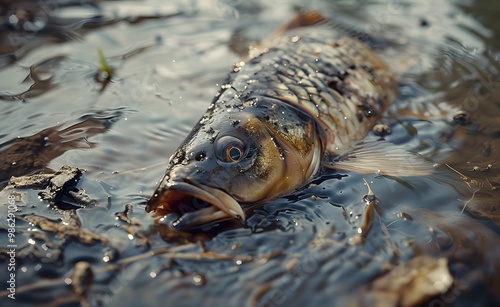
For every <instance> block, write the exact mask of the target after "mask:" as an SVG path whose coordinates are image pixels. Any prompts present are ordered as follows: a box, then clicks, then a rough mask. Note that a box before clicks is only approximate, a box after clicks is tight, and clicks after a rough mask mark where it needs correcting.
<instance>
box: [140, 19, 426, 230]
mask: <svg viewBox="0 0 500 307" xmlns="http://www.w3.org/2000/svg"><path fill="white" fill-rule="evenodd" d="M348 34H349V33H346V32H342V31H337V30H336V29H335V27H334V26H332V23H331V22H330V20H328V19H327V18H325V17H323V16H322V15H321V14H319V13H317V12H303V13H300V14H299V15H298V16H297V17H296V18H294V19H293V20H292V21H290V22H289V23H288V24H286V25H284V26H283V27H281V28H279V29H278V30H277V31H276V32H275V33H274V35H272V36H270V37H268V38H266V39H264V40H262V41H261V42H260V43H259V44H256V45H255V46H251V47H249V52H248V55H247V56H246V57H244V58H242V60H241V61H239V62H237V63H236V64H235V65H234V66H233V68H232V71H230V73H229V74H228V77H227V80H226V81H225V82H224V83H223V85H222V86H221V88H220V91H219V93H218V94H217V95H216V96H215V98H214V99H213V101H212V102H211V104H210V105H209V106H208V109H207V111H206V113H205V114H204V115H203V116H202V117H201V119H200V120H199V122H198V123H197V124H196V125H195V127H194V128H193V129H192V131H191V132H190V134H189V135H188V136H187V137H186V139H185V140H184V142H183V143H182V144H181V145H180V147H179V148H178V149H177V150H176V151H175V153H174V154H173V155H172V157H171V158H170V160H169V164H168V167H167V170H166V172H165V175H164V177H163V178H162V180H161V181H160V183H159V185H158V187H157V189H156V190H155V192H154V195H153V196H152V197H151V198H150V199H149V200H148V202H147V205H146V211H147V212H154V213H155V214H156V215H158V216H167V217H168V221H169V222H170V223H171V226H172V227H173V228H174V229H179V230H190V229H196V228H200V227H203V226H206V225H213V224H216V223H218V222H222V221H226V220H230V219H236V220H240V221H241V223H243V224H244V223H245V220H246V215H245V211H247V210H248V209H249V208H253V207H255V206H257V205H262V204H265V203H268V202H271V201H273V200H275V199H277V198H279V197H283V196H286V195H289V194H291V193H293V192H294V191H296V190H298V189H300V188H302V187H304V186H305V185H306V184H307V183H308V182H310V181H311V180H312V179H314V178H315V177H316V176H318V175H319V174H320V173H321V172H322V170H323V169H324V168H331V169H347V170H354V171H360V172H373V173H375V172H377V171H378V172H379V173H380V172H381V170H380V168H379V165H378V164H380V163H384V162H380V161H382V160H383V159H379V158H377V157H389V159H391V158H394V157H396V158H398V159H399V160H403V161H406V167H405V168H403V169H404V170H405V171H400V172H399V173H397V171H396V175H397V174H399V175H403V174H406V173H407V172H406V170H408V169H413V170H416V171H414V172H412V174H417V173H419V170H420V169H421V168H420V161H413V160H412V159H406V158H405V157H406V154H405V153H404V152H402V151H401V150H398V149H394V148H389V147H388V146H387V145H386V144H382V145H380V143H383V142H378V143H376V144H371V145H367V143H363V142H362V141H363V139H364V138H365V137H366V136H367V134H368V133H369V131H370V130H371V129H372V128H373V126H374V125H375V124H376V123H377V122H378V121H379V120H380V118H381V117H382V115H383V114H384V112H385V110H386V109H387V108H388V107H389V106H390V105H391V104H392V101H393V99H394V97H395V96H396V92H397V83H396V76H395V74H394V73H392V72H391V70H390V69H389V67H388V65H387V64H385V63H384V61H383V60H382V59H381V58H380V57H379V56H377V54H376V53H375V52H374V51H373V50H372V48H371V47H370V46H369V43H366V42H365V41H363V40H362V39H359V38H356V37H351V36H350V35H348ZM360 142H361V143H360ZM385 143H387V142H385ZM352 160H364V162H363V161H356V163H351V162H352ZM394 160H396V159H394ZM386 162H387V159H385V163H386ZM386 166H387V163H386V164H385V166H384V167H386ZM395 168H397V169H399V168H398V167H397V166H395ZM424 173H425V172H424Z"/></svg>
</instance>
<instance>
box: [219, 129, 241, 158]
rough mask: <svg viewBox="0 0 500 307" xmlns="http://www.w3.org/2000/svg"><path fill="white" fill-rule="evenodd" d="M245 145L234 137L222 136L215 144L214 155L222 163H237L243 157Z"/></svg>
mask: <svg viewBox="0 0 500 307" xmlns="http://www.w3.org/2000/svg"><path fill="white" fill-rule="evenodd" d="M245 151H246V146H245V143H244V142H243V141H242V140H240V139H239V138H237V137H234V136H229V135H226V136H222V137H220V138H219V139H217V140H216V142H215V154H216V155H217V158H219V160H221V161H224V162H238V161H240V160H241V159H243V157H244V156H245Z"/></svg>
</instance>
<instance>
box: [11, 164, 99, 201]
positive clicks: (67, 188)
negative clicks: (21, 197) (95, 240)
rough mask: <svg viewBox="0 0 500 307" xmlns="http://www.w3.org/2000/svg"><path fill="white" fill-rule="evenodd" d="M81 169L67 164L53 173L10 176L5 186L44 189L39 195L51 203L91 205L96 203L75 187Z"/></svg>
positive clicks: (83, 191)
mask: <svg viewBox="0 0 500 307" xmlns="http://www.w3.org/2000/svg"><path fill="white" fill-rule="evenodd" d="M81 176H82V171H81V170H80V169H78V168H76V167H72V166H69V165H64V166H62V167H61V168H60V169H59V171H57V172H56V173H55V174H35V175H31V176H22V177H11V179H10V180H9V184H8V186H7V188H9V189H16V188H18V189H24V188H33V189H44V190H43V191H41V192H40V194H39V195H40V197H41V198H42V199H43V200H46V201H48V202H49V204H51V205H56V206H58V204H59V203H64V204H71V205H72V206H73V207H74V206H75V204H78V205H80V206H91V205H95V204H96V200H95V199H92V198H91V197H90V196H89V195H88V194H87V192H85V190H83V189H78V188H76V185H77V183H78V181H79V180H80V177H81Z"/></svg>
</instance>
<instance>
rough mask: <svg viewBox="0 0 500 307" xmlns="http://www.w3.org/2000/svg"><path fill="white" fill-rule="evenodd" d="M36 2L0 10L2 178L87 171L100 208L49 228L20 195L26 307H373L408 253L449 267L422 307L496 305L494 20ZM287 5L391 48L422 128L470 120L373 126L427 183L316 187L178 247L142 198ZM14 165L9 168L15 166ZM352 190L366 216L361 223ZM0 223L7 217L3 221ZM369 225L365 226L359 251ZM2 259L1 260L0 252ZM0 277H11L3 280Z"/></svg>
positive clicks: (342, 176)
mask: <svg viewBox="0 0 500 307" xmlns="http://www.w3.org/2000/svg"><path fill="white" fill-rule="evenodd" d="M54 3H57V2H54ZM41 4H43V3H42V2H39V1H25V2H23V3H17V2H15V1H4V2H2V4H1V5H2V6H1V8H2V10H1V12H2V13H1V17H0V18H1V19H0V21H1V23H2V26H1V28H0V67H2V70H1V71H0V79H1V80H2V82H1V83H2V84H1V85H0V114H2V121H1V122H0V128H1V129H0V131H1V135H0V143H1V144H2V145H1V147H0V150H1V151H2V159H3V161H4V162H3V165H5V166H4V167H3V168H2V172H1V173H0V174H1V176H2V179H1V180H2V181H4V182H5V180H8V178H10V176H12V175H27V174H30V173H32V172H38V171H40V170H44V171H47V172H49V171H55V170H57V169H58V168H59V167H60V166H61V165H63V164H71V165H73V166H76V167H80V168H83V169H86V170H87V172H86V173H84V176H83V179H82V182H81V183H80V184H81V185H82V186H83V187H85V189H86V190H87V192H89V194H91V195H92V196H93V197H95V198H97V199H98V200H99V201H98V205H96V206H94V207H92V206H90V207H87V208H80V209H78V210H74V209H72V210H66V211H65V210H54V209H53V208H51V207H47V204H46V203H44V202H41V201H40V200H39V199H38V192H39V191H37V190H19V191H16V193H19V199H20V201H19V208H20V211H19V212H18V213H17V217H18V219H17V224H16V225H17V229H16V231H17V234H18V237H17V238H18V251H17V252H18V258H17V261H18V267H19V268H20V269H19V271H18V275H17V278H18V298H19V300H22V301H23V302H26V303H30V302H31V303H33V302H36V303H45V302H46V303H49V302H52V303H56V304H58V303H60V304H62V303H64V302H67V303H68V304H78V303H82V302H86V301H88V302H90V303H93V304H99V303H103V304H108V305H115V304H118V302H119V303H120V304H122V305H123V304H125V305H134V304H139V303H140V304H141V305H144V304H145V305H155V304H157V303H158V302H162V304H165V305H167V304H177V303H179V302H182V303H183V304H186V305H195V304H196V305H207V306H211V305H218V304H220V303H222V302H224V303H227V304H234V305H240V304H241V303H242V302H243V303H244V304H249V305H259V306H271V305H279V304H291V305H297V306H298V305H304V304H308V305H319V304H328V305H331V304H333V303H335V304H338V305H342V304H344V303H346V304H347V303H352V302H353V301H352V299H353V297H354V298H357V299H359V301H358V300H355V301H354V302H355V303H360V302H361V303H363V302H373V301H372V300H373V299H374V297H375V296H374V295H375V294H374V292H373V291H371V289H373V287H371V286H372V285H374V284H378V285H380V284H381V283H383V276H384V275H383V274H386V273H388V272H391V271H394V270H395V268H397V267H399V266H400V265H404V264H408V263H409V264H411V263H412V259H419V258H418V257H419V256H421V255H431V256H432V258H433V259H438V258H440V257H441V258H445V259H447V261H448V265H447V268H448V269H449V272H450V273H451V275H452V276H453V279H454V283H453V285H452V286H451V289H450V290H449V291H448V292H446V294H445V295H441V296H440V295H437V296H434V297H432V298H431V299H429V300H430V301H429V302H428V303H432V304H471V303H476V304H482V305H488V304H494V303H498V301H499V300H500V298H498V296H497V294H496V293H495V291H494V290H495V289H496V288H498V273H497V272H498V271H499V270H498V269H499V268H500V263H499V260H498V259H500V257H499V255H498V253H499V252H498V251H497V250H496V249H495V248H494V247H495V246H497V245H498V243H499V242H498V241H499V239H498V233H499V223H500V218H499V214H498V209H497V208H498V198H499V194H498V187H499V185H500V173H499V171H498V163H497V161H498V152H500V151H499V149H500V147H499V146H500V144H499V142H498V139H499V138H498V135H499V134H498V132H499V131H500V122H499V120H498V118H499V117H498V114H500V110H498V108H499V104H498V101H500V96H499V91H498V84H499V80H500V79H499V76H498V70H499V65H498V51H496V50H498V47H499V42H500V40H499V35H500V34H499V33H500V29H499V28H498V23H497V22H496V15H498V10H499V9H500V5H497V4H494V3H490V2H487V1H480V0H477V1H443V2H440V3H439V4H436V3H434V2H432V3H431V2H430V1H404V2H402V1H371V2H370V3H366V2H365V1H354V0H350V1H335V2H331V1H312V2H305V1H299V0H295V1H286V2H285V1H275V2H262V1H215V0H214V1H175V2H173V3H170V2H169V3H164V2H162V1H153V0H150V1H144V2H140V3H136V2H115V1H102V2H99V3H97V2H93V1H84V2H82V1H75V2H72V1H70V2H65V4H64V6H62V5H60V6H58V7H55V8H51V9H50V10H49V11H48V13H47V12H46V11H44V10H46V9H47V8H44V7H43V6H42V5H41ZM299 7H302V8H312V9H317V10H319V11H321V12H324V13H325V14H328V15H333V14H337V16H338V20H339V22H345V23H346V24H348V25H352V26H353V27H356V29H358V30H360V31H365V32H367V33H368V34H370V35H373V36H375V37H380V38H382V39H385V40H387V41H388V43H389V46H390V48H387V49H386V50H384V51H381V52H387V53H385V55H386V58H388V59H389V61H391V60H392V61H393V62H394V63H393V66H397V67H396V68H397V69H400V70H401V71H402V72H405V69H408V68H409V69H411V70H410V71H406V72H405V74H403V75H402V76H401V79H400V82H401V89H400V93H401V95H400V98H399V100H398V106H399V107H400V108H405V106H409V107H408V110H410V109H411V107H418V106H424V109H423V110H424V112H425V111H429V108H425V106H426V105H425V103H428V102H429V101H432V102H433V103H436V104H438V103H443V102H445V103H446V104H447V105H449V106H451V107H452V108H450V109H452V110H462V111H464V112H465V113H464V114H466V116H467V121H466V122H463V123H462V124H464V125H458V123H456V124H455V125H451V124H450V119H449V118H448V119H447V120H440V119H432V120H426V119H428V118H425V117H426V116H427V115H428V114H427V115H425V116H422V117H423V118H420V119H414V118H413V119H412V118H410V116H408V117H404V116H403V118H398V120H392V119H390V118H388V119H387V121H386V123H387V124H388V125H389V126H390V128H391V130H392V134H390V135H387V136H386V139H387V140H388V141H389V142H393V143H394V144H396V145H397V146H402V147H404V148H405V149H407V150H410V151H415V152H419V153H420V154H422V155H423V156H425V157H426V158H427V159H429V160H431V161H432V162H434V163H436V164H437V166H436V171H435V173H434V174H433V175H432V176H430V177H428V178H409V179H407V180H406V181H401V180H398V179H397V178H388V177H381V176H376V175H360V174H355V173H347V172H337V173H326V174H325V175H324V176H322V177H321V178H318V180H317V181H315V182H314V184H313V185H311V186H310V187H308V188H307V189H304V190H302V191H299V192H298V193H296V194H295V195H291V196H290V197H287V198H282V199H279V200H277V201H275V202H273V203H270V204H267V205H265V206H263V207H261V208H256V209H255V210H254V212H253V215H252V216H251V217H250V218H249V219H248V223H247V227H241V226H238V225H233V224H229V225H224V227H221V228H219V229H216V230H213V231H211V232H209V233H202V234H185V233H183V234H179V233H176V232H174V231H172V230H171V229H170V228H168V227H166V225H165V224H164V223H161V222H160V221H158V220H155V219H153V218H152V217H151V216H149V215H147V214H146V213H145V212H144V203H145V200H146V199H147V198H148V197H149V195H150V194H151V193H152V192H153V189H154V187H155V186H156V184H157V183H156V181H157V180H159V178H161V176H162V174H163V171H164V168H165V166H166V163H167V161H168V158H169V156H170V155H171V154H172V153H173V151H174V150H175V148H176V147H177V145H178V144H179V143H180V142H181V141H182V139H183V138H184V137H185V136H186V135H187V133H188V132H189V131H190V129H191V128H192V126H193V125H194V123H195V122H196V121H197V120H198V117H199V116H200V115H201V114H202V113H203V112H204V111H205V109H206V107H207V106H208V103H209V102H210V100H211V98H212V97H213V95H215V93H216V92H217V90H218V87H219V85H220V84H221V83H222V81H223V80H224V79H225V76H226V73H227V72H228V71H229V69H230V68H231V67H232V63H233V62H235V61H236V60H237V59H238V55H237V54H235V53H234V52H233V51H234V50H236V51H238V52H239V53H241V52H242V51H244V50H245V49H246V46H247V45H248V44H250V43H252V42H254V41H256V40H258V39H261V38H262V37H265V36H266V35H268V34H269V32H270V29H274V28H276V27H278V26H279V25H281V24H283V23H284V22H285V21H287V20H289V19H290V18H292V17H293V16H294V14H295V10H296V9H297V8H299ZM37 12H38V14H37ZM43 12H45V14H44V13H43ZM474 16H478V17H474ZM479 16H480V17H479ZM235 33H236V34H237V35H236V34H235ZM28 38H29V39H28ZM98 48H101V49H102V50H103V52H104V55H105V57H106V59H107V61H108V62H109V64H110V65H112V66H113V67H114V68H115V69H116V75H115V76H113V77H112V78H111V80H110V83H109V85H108V86H107V87H106V88H105V89H104V90H103V91H102V92H100V89H101V85H100V84H98V83H96V82H95V80H94V79H93V76H94V74H95V71H96V70H97V69H98V67H99V60H98V54H97V50H98ZM382 49H383V48H382ZM232 50H233V51H232ZM391 50H392V51H391ZM391 52H392V53H391ZM391 55H393V56H391ZM405 55H408V56H406V57H405ZM396 60H397V61H396ZM415 62H416V63H418V64H417V65H415ZM396 64H397V65H396ZM402 68H404V69H402ZM419 112H420V113H419V114H420V115H424V114H423V113H422V111H419ZM414 113H415V112H414ZM427 117H428V116H427ZM422 119H423V120H422ZM370 137H371V138H375V139H376V138H377V136H373V135H372V136H370ZM13 155H16V156H15V158H12V157H13ZM16 161H17V162H19V161H22V163H18V164H17V166H16V165H12V163H11V162H16ZM21 166H22V167H21ZM363 179H365V180H366V181H367V183H368V184H369V186H370V187H371V189H372V190H373V192H374V194H375V197H376V200H377V204H376V205H375V206H374V207H373V209H372V210H371V211H367V206H366V202H365V200H366V199H364V198H363V197H364V196H365V195H366V194H367V193H368V192H367V190H368V189H367V186H366V184H365V182H364V180H363ZM5 193H6V192H4V194H2V199H6V197H7V196H5V195H6V194H5ZM16 195H17V194H16ZM4 196H5V197H4ZM1 210H3V211H2V212H1V213H2V216H5V214H6V213H7V209H6V207H5V206H2V209H1ZM32 215H37V216H39V217H43V218H44V219H46V220H49V221H51V222H54V223H61V222H62V221H65V222H68V221H73V222H75V221H78V223H79V224H80V227H81V228H82V229H87V230H90V231H92V232H93V233H96V234H98V235H99V236H101V237H102V238H104V239H105V241H106V242H107V243H103V241H100V242H98V243H94V244H87V243H84V242H81V241H79V240H77V239H75V238H68V237H66V236H64V233H60V232H59V233H58V232H54V231H42V230H41V229H40V227H39V226H36V225H33V224H30V223H29V218H28V217H29V216H32ZM368 215H369V216H370V220H371V221H372V223H371V225H372V226H371V228H370V229H369V230H368V231H367V232H366V233H367V235H366V237H364V238H363V239H358V241H356V239H354V241H355V242H353V238H359V237H358V235H359V232H358V231H359V228H362V227H361V225H362V224H363V221H364V220H365V219H366V217H367V216H368ZM4 224H5V221H2V224H1V225H2V229H6V227H7V226H6V225H4ZM2 233H4V234H5V233H6V231H2ZM191 242H202V243H197V244H193V243H191ZM360 242H361V243H360ZM151 251H154V252H151ZM1 257H2V259H6V258H5V253H4V252H2V254H1ZM78 262H85V263H88V264H90V266H89V267H90V270H92V272H93V274H94V282H93V283H92V284H91V285H90V289H91V291H90V292H88V294H87V295H83V294H82V293H87V292H85V291H84V292H78V291H77V292H75V290H74V289H76V288H71V287H69V286H68V285H67V283H66V281H67V278H71V276H73V275H71V274H73V273H74V272H75V270H76V269H77V267H76V266H75V264H76V263H78ZM429 262H430V263H431V264H432V263H433V262H432V261H429ZM0 270H1V272H2V274H1V275H2V276H7V275H6V274H7V271H6V269H5V267H2V268H0ZM377 280H379V282H378V283H377V282H376V281H377ZM30 287H33V288H30ZM72 289H73V290H72ZM1 291H3V290H1ZM394 291H395V290H393V293H395V292H394ZM2 294H4V292H2ZM377 295H378V294H377ZM55 297H57V299H56V301H54V298H55ZM3 299H4V297H2V300H3ZM333 301H334V302H333ZM2 302H3V301H2ZM332 302H333V303H332ZM375 302H376V300H375Z"/></svg>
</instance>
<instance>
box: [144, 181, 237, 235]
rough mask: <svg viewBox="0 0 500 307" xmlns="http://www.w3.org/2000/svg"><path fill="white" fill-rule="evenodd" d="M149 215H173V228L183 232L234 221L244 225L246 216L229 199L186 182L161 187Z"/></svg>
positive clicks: (209, 189)
mask: <svg viewBox="0 0 500 307" xmlns="http://www.w3.org/2000/svg"><path fill="white" fill-rule="evenodd" d="M146 211H147V212H151V211H155V212H156V213H158V214H159V215H167V214H168V215H170V216H171V217H170V219H173V222H172V226H173V227H174V228H176V229H181V230H185V229H190V228H198V227H201V226H204V225H208V224H212V223H215V222H220V221H223V220H228V219H231V218H236V219H240V220H241V221H242V222H243V223H244V222H245V213H244V212H243V210H242V208H241V206H240V204H239V203H238V202H237V201H236V200H235V199H234V198H232V197H231V196H230V195H228V194H227V193H225V192H223V191H221V190H219V189H216V188H213V187H209V186H207V185H203V184H193V183H190V182H185V181H184V182H178V181H174V182H169V183H168V184H167V186H164V187H160V188H159V189H158V190H157V191H156V192H155V196H154V197H152V198H151V199H150V200H149V202H148V205H147V207H146ZM172 216H173V217H172Z"/></svg>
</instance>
